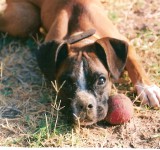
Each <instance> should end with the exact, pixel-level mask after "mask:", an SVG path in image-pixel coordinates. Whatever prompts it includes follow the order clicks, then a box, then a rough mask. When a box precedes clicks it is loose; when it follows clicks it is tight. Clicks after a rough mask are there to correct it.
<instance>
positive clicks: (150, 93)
mask: <svg viewBox="0 0 160 150" xmlns="http://www.w3.org/2000/svg"><path fill="white" fill-rule="evenodd" d="M135 87H136V90H137V93H138V97H139V98H140V99H141V102H142V104H148V105H149V106H151V107H160V88H159V87H158V86H156V85H150V86H149V85H145V84H141V83H138V84H136V85H135Z"/></svg>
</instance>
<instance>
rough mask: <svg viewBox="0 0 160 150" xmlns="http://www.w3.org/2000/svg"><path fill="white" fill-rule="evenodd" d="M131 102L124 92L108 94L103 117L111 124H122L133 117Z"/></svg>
mask: <svg viewBox="0 0 160 150" xmlns="http://www.w3.org/2000/svg"><path fill="white" fill-rule="evenodd" d="M133 112H134V110H133V104H132V102H131V100H130V99H129V98H128V97H126V96H125V95H124V94H117V95H113V96H110V98H109V100H108V113H107V116H106V118H105V120H106V121H107V122H109V123H110V124H112V125H118V124H123V123H125V122H127V121H129V120H130V119H131V118H132V117H133Z"/></svg>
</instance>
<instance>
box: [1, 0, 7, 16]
mask: <svg viewBox="0 0 160 150" xmlns="http://www.w3.org/2000/svg"><path fill="white" fill-rule="evenodd" d="M6 8H7V3H6V0H0V15H3V13H4V11H5V10H6Z"/></svg>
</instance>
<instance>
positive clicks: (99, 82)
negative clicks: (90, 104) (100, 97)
mask: <svg viewBox="0 0 160 150" xmlns="http://www.w3.org/2000/svg"><path fill="white" fill-rule="evenodd" d="M105 82H106V78H105V77H103V76H101V77H99V79H98V83H97V84H98V85H103V84H104V83H105Z"/></svg>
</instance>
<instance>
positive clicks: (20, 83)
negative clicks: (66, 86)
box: [0, 0, 160, 148]
mask: <svg viewBox="0 0 160 150" xmlns="http://www.w3.org/2000/svg"><path fill="white" fill-rule="evenodd" d="M101 1H102V3H103V5H104V7H106V8H107V9H106V15H107V13H108V16H109V17H110V18H111V19H112V20H113V22H114V23H115V25H117V27H118V28H119V29H120V32H122V33H123V34H125V35H126V36H127V37H128V38H129V39H130V40H131V42H132V43H133V44H134V45H135V47H136V48H137V53H138V54H139V55H140V56H141V57H142V63H143V66H144V67H145V70H146V71H147V73H148V76H149V77H150V78H151V80H152V81H153V82H155V83H156V84H157V85H159V86H160V63H159V62H160V51H159V47H160V23H159V22H158V20H160V8H159V6H160V2H159V1H158V0H154V1H153V0H140V1H138V0H134V1H131V0H101ZM41 41H42V39H41V38H39V37H38V38H36V39H35V38H34V39H33V38H29V39H25V40H22V39H16V38H12V37H10V36H7V35H6V34H1V35H0V50H1V51H0V64H1V65H0V141H1V143H0V146H16V147H17V146H22V147H44V146H45V147H121V148H123V147H127V148H129V147H133V148H160V142H159V141H160V110H151V109H149V108H144V107H141V106H140V107H137V106H136V105H135V107H134V108H135V114H134V117H133V119H131V121H130V122H128V123H127V124H124V125H119V126H109V125H108V124H107V123H105V122H102V123H99V124H97V125H93V126H91V127H88V128H85V127H83V128H80V129H79V132H75V131H74V130H73V129H72V127H71V126H70V125H68V124H67V123H66V122H65V118H64V116H63V115H61V113H60V112H59V111H60V109H61V108H59V105H58V104H56V103H55V101H56V99H57V97H56V92H55V90H54V88H53V87H52V85H51V86H47V85H46V82H45V80H44V77H43V76H42V74H41V72H40V70H39V68H38V67H37V62H36V59H35V54H34V50H30V49H33V48H35V47H36V45H37V44H39V43H40V42H41ZM116 88H117V90H118V91H119V92H120V93H124V94H126V95H128V96H129V97H130V98H131V99H132V100H135V99H136V98H137V96H136V94H135V92H134V89H133V87H132V84H131V82H130V80H129V79H128V76H127V73H126V72H125V73H124V75H123V78H122V79H121V83H120V84H116ZM137 103H138V100H137V101H136V104H137ZM11 111H12V113H5V114H4V112H11ZM4 115H5V116H7V117H9V118H10V119H4Z"/></svg>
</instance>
